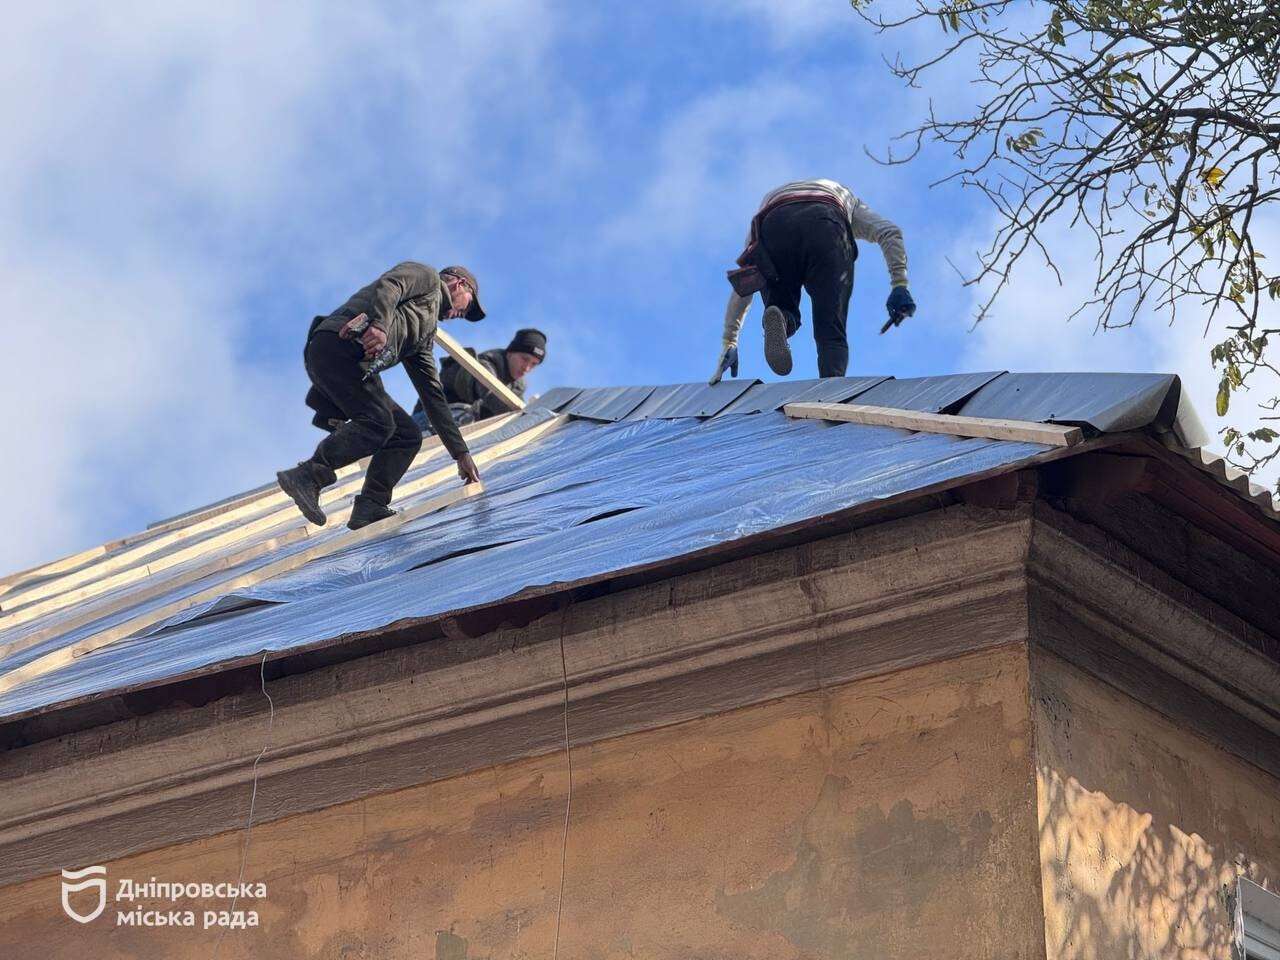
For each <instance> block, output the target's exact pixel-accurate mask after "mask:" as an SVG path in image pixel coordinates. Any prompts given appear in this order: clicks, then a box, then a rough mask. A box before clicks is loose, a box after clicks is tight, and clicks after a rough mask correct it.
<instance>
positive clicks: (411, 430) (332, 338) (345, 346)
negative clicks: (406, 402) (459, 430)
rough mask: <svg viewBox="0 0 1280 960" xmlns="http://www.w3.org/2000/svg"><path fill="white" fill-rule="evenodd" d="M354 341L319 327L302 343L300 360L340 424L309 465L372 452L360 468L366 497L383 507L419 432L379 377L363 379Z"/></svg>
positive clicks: (417, 444)
mask: <svg viewBox="0 0 1280 960" xmlns="http://www.w3.org/2000/svg"><path fill="white" fill-rule="evenodd" d="M363 358H364V349H363V348H362V347H361V346H360V344H359V342H358V341H355V340H343V339H342V338H341V337H339V336H338V335H337V334H336V333H332V332H330V331H328V330H321V331H318V332H316V333H315V334H313V335H312V336H311V339H310V340H309V341H307V347H306V350H305V351H304V352H303V360H304V362H305V363H306V368H307V376H309V377H310V378H311V382H312V384H314V385H315V388H316V389H317V390H318V391H320V392H321V393H322V394H324V396H325V398H326V399H328V400H330V401H332V403H333V405H334V406H336V407H337V408H338V409H339V410H341V411H342V414H343V416H345V417H346V422H345V423H342V424H340V425H339V426H338V428H337V429H336V430H334V431H333V433H331V434H329V436H327V437H325V438H324V439H323V440H321V441H320V445H319V446H318V447H316V452H315V453H314V454H312V456H311V460H312V462H313V463H316V464H318V465H320V466H321V467H326V468H328V469H329V470H338V469H339V468H341V467H345V466H346V465H347V464H349V463H355V462H356V461H357V460H360V459H361V458H363V457H368V456H372V457H373V459H372V460H371V461H370V462H369V469H368V470H366V471H365V479H364V490H363V491H361V492H362V493H363V494H364V495H365V496H366V497H368V498H369V499H371V500H375V501H377V502H378V503H380V504H382V505H383V506H386V505H387V504H389V503H390V502H391V491H392V489H393V488H394V487H395V485H396V483H397V481H399V479H400V478H401V477H403V476H404V473H405V471H406V470H408V469H409V464H411V463H412V462H413V458H414V457H415V456H417V454H418V450H419V449H420V448H421V447H422V431H421V430H419V429H418V425H417V424H416V423H414V422H413V418H412V417H411V416H409V414H408V413H406V412H405V410H404V408H403V407H401V406H400V404H398V403H396V402H395V401H394V400H392V399H391V397H390V395H389V394H388V393H387V391H386V389H385V388H384V387H383V386H382V378H381V377H379V376H376V375H375V376H372V377H370V378H369V379H368V380H364V379H362V378H363V377H364V370H363V369H361V367H360V361H361V360H362V359H363Z"/></svg>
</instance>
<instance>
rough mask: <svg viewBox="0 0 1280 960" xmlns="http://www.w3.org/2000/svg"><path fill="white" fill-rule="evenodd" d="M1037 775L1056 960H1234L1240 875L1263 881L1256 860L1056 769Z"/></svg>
mask: <svg viewBox="0 0 1280 960" xmlns="http://www.w3.org/2000/svg"><path fill="white" fill-rule="evenodd" d="M1037 780H1038V785H1039V805H1040V862H1041V864H1042V869H1043V871H1044V874H1043V886H1044V906H1045V935H1046V941H1047V945H1048V956H1049V958H1050V960H1111V958H1117V957H1125V958H1134V960H1139V958H1140V960H1148V958H1150V960H1192V958H1195V960H1204V958H1215V960H1216V958H1221V960H1237V958H1236V955H1235V954H1233V953H1232V936H1233V920H1234V913H1235V890H1236V880H1237V877H1239V876H1242V875H1243V876H1246V877H1250V878H1251V879H1255V880H1257V881H1258V882H1262V880H1261V879H1260V878H1259V877H1258V876H1257V875H1258V873H1259V870H1258V867H1257V865H1256V864H1254V863H1251V862H1249V861H1248V860H1247V859H1246V858H1245V857H1244V856H1243V855H1239V854H1235V853H1234V852H1233V851H1230V850H1224V849H1221V848H1215V847H1214V846H1213V845H1212V844H1210V843H1208V842H1207V841H1206V840H1205V839H1204V838H1203V837H1201V836H1199V835H1198V834H1194V833H1191V834H1188V833H1185V832H1184V831H1183V830H1181V829H1179V827H1178V826H1177V825H1176V824H1174V823H1172V822H1169V821H1167V820H1162V819H1160V818H1158V817H1155V816H1153V815H1152V814H1150V813H1144V812H1141V811H1139V810H1137V809H1135V808H1134V807H1132V806H1130V805H1129V804H1127V803H1122V802H1117V801H1115V800H1112V799H1111V798H1110V797H1108V796H1107V795H1106V794H1105V793H1101V792H1097V791H1092V790H1089V789H1087V788H1086V787H1084V786H1083V785H1082V784H1080V783H1079V782H1078V781H1077V780H1076V779H1075V778H1074V777H1068V778H1066V779H1064V778H1063V776H1062V775H1061V774H1060V773H1059V772H1058V771H1057V770H1054V769H1052V768H1051V767H1046V766H1044V765H1041V766H1039V767H1038V769H1037ZM1170 800H1172V802H1173V803H1174V804H1176V803H1177V799H1176V798H1165V802H1169V801H1170ZM1152 805H1153V806H1159V805H1163V804H1152Z"/></svg>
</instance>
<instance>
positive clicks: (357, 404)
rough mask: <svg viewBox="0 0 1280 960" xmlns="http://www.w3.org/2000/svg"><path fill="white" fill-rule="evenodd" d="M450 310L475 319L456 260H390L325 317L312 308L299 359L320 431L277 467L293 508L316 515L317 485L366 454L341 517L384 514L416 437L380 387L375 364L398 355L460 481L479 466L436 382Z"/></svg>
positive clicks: (475, 475)
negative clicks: (308, 451)
mask: <svg viewBox="0 0 1280 960" xmlns="http://www.w3.org/2000/svg"><path fill="white" fill-rule="evenodd" d="M449 317H466V318H467V319H468V320H481V319H483V318H484V310H482V309H481V308H480V293H479V289H478V286H477V284H476V278H475V277H474V276H472V274H471V271H469V270H467V269H466V268H465V267H445V268H444V269H443V270H441V271H440V272H439V273H437V272H436V271H435V270H434V269H432V268H431V267H428V266H424V265H423V264H421V263H414V262H413V261H405V262H404V263H401V264H398V265H397V266H394V267H392V268H391V269H390V270H388V271H387V272H386V273H384V274H383V275H382V276H380V277H379V278H378V279H377V280H375V281H373V283H371V284H369V285H368V286H367V287H364V288H363V289H361V290H359V291H357V292H356V293H355V294H354V295H352V297H351V299H350V300H348V301H347V302H346V303H344V304H343V305H342V306H341V307H339V308H338V309H337V310H335V311H334V312H333V313H331V314H329V315H328V316H327V317H316V318H315V320H313V321H312V323H311V329H310V330H309V331H308V332H307V345H306V348H305V349H304V350H303V354H302V356H303V361H304V363H305V365H306V369H307V376H308V377H310V378H311V384H312V387H311V390H310V391H309V392H308V393H307V401H306V402H307V406H309V407H311V408H312V409H313V410H315V411H316V415H315V417H314V419H313V421H312V422H313V423H315V424H316V426H318V427H320V428H321V429H323V430H330V431H331V432H330V433H329V436H327V437H325V438H324V439H323V440H321V441H320V445H319V446H317V447H316V451H315V453H313V454H312V455H311V458H310V459H309V460H304V461H302V462H301V463H300V464H298V465H297V466H296V467H293V468H292V469H289V470H282V471H280V472H279V473H277V474H276V479H277V480H278V481H279V483H280V488H281V489H282V490H283V491H284V492H285V493H287V494H288V495H289V496H290V497H292V498H293V502H294V503H296V504H297V505H298V509H299V510H301V511H302V515H303V516H305V517H306V518H307V519H308V520H310V521H311V522H312V523H315V524H323V523H324V522H325V515H324V511H323V510H321V509H320V491H321V490H323V489H324V488H325V487H327V486H329V485H330V484H331V483H334V482H335V481H336V480H337V471H338V470H339V469H341V468H342V467H345V466H346V465H347V464H351V463H355V462H356V461H357V460H360V459H362V458H364V457H369V456H371V457H372V459H371V460H370V461H369V467H368V469H367V470H366V471H365V479H364V488H363V489H362V490H361V491H360V493H359V495H357V496H356V499H355V505H354V506H353V508H352V510H351V518H350V520H349V521H348V522H347V526H348V527H350V528H351V529H352V530H357V529H359V528H360V527H363V526H366V525H367V524H370V523H373V522H374V521H375V520H382V519H384V518H385V517H390V516H392V515H393V514H394V513H395V511H394V510H392V509H390V506H389V505H390V503H391V491H392V490H393V488H394V487H395V485H396V483H397V481H399V479H400V478H401V477H403V476H404V473H405V471H406V470H408V469H409V464H411V463H412V462H413V458H414V457H415V456H417V453H418V450H419V448H420V447H421V446H422V431H421V430H419V429H418V425H417V424H416V423H414V422H413V418H412V417H410V416H409V414H408V413H406V412H405V410H404V408H402V407H401V406H400V405H399V404H397V403H396V402H395V401H394V400H392V399H391V397H390V396H389V395H388V394H387V391H386V389H385V388H384V387H383V385H382V377H381V375H380V374H381V371H383V370H385V369H387V368H388V367H391V366H394V365H395V364H397V363H400V364H403V365H404V369H405V372H406V373H407V374H408V375H409V379H410V381H412V383H413V385H414V387H415V388H416V389H417V391H418V397H419V399H420V400H421V401H422V403H423V406H424V407H425V408H426V412H427V418H428V419H429V420H430V421H431V425H432V426H433V427H434V428H435V431H436V433H437V434H439V435H440V439H441V442H442V443H443V444H444V447H445V449H446V450H448V451H449V453H450V454H451V455H452V456H453V458H454V460H455V461H457V464H458V474H459V475H460V476H461V477H462V479H463V480H464V481H466V482H468V483H474V482H477V481H478V480H479V479H480V474H479V472H478V471H477V470H476V465H475V461H474V460H472V459H471V454H470V453H469V452H468V451H467V444H466V441H465V440H463V439H462V434H461V433H460V432H459V430H458V427H457V425H456V424H455V423H454V422H453V417H451V416H450V415H449V404H448V402H447V401H446V400H445V396H444V390H443V388H442V387H441V386H440V377H439V375H438V374H437V372H436V361H435V357H434V356H433V355H432V352H431V350H432V347H433V346H434V343H435V334H436V326H437V324H439V323H440V321H442V320H444V319H446V318H449Z"/></svg>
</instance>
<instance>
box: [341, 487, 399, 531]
mask: <svg viewBox="0 0 1280 960" xmlns="http://www.w3.org/2000/svg"><path fill="white" fill-rule="evenodd" d="M395 515H396V512H395V511H394V510H392V509H391V508H390V507H388V506H386V505H385V504H381V503H379V502H378V501H377V500H374V499H372V498H371V497H366V496H365V495H364V494H363V493H361V494H358V495H357V496H356V502H355V505H354V506H352V508H351V519H349V520H348V521H347V526H348V527H350V528H351V529H352V530H359V529H360V528H361V527H367V526H368V525H369V524H371V523H377V522H378V521H379V520H385V519H387V517H394V516H395Z"/></svg>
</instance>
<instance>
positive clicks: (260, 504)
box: [0, 414, 514, 628]
mask: <svg viewBox="0 0 1280 960" xmlns="http://www.w3.org/2000/svg"><path fill="white" fill-rule="evenodd" d="M512 416H514V415H512V414H508V415H507V416H504V417H494V418H491V419H489V420H484V421H481V422H480V423H476V424H470V425H469V427H470V430H469V432H468V430H467V429H466V428H464V430H463V435H464V436H465V437H467V438H468V439H478V438H479V437H483V436H485V435H486V434H489V433H492V432H493V431H495V430H497V429H498V428H499V427H501V426H503V425H504V424H506V423H508V422H509V421H510V419H511V417H512ZM431 440H432V441H433V442H431V443H428V444H424V449H423V450H422V451H421V452H419V454H418V456H417V457H416V458H415V459H414V461H413V464H411V466H410V469H411V470H414V469H420V468H421V467H422V465H424V464H425V463H427V462H428V461H429V460H430V459H431V458H432V457H433V456H435V455H436V454H437V453H439V451H440V440H439V438H438V437H433V438H431ZM452 474H453V468H452V467H444V468H441V469H440V470H437V471H433V472H432V473H431V474H429V476H432V477H435V478H436V481H432V482H437V481H438V480H439V479H442V478H446V477H448V476H451V475H452ZM345 477H346V478H345V479H343V480H340V481H339V482H338V483H337V484H335V485H334V486H332V487H329V488H328V489H327V490H325V491H324V493H322V494H321V497H320V502H321V504H323V505H325V506H328V505H330V504H332V503H335V502H336V501H338V500H341V499H343V498H344V497H347V496H350V495H352V494H354V493H355V492H356V491H358V490H359V489H360V486H361V484H363V483H364V471H363V469H359V468H356V467H355V466H354V465H353V467H352V468H350V469H348V470H347V471H346V472H345ZM411 482H416V481H411ZM415 489H422V486H421V484H419V486H417V487H416V488H415ZM264 511H265V512H264ZM296 517H297V511H296V508H295V507H294V505H293V502H292V501H291V500H290V499H289V498H288V497H287V496H286V495H285V494H284V493H283V492H282V491H281V490H280V488H279V487H273V488H272V490H271V492H270V493H268V494H263V495H262V496H259V497H257V498H255V499H254V500H253V501H252V502H249V503H246V504H244V505H242V506H239V507H236V508H234V509H232V510H229V511H227V512H225V513H219V514H214V515H213V516H209V517H205V518H204V519H201V520H194V521H193V522H192V523H190V524H188V525H187V526H184V527H181V528H179V529H175V530H171V531H169V532H168V533H164V534H160V535H159V536H157V537H155V538H154V539H149V540H146V541H145V542H143V543H140V544H139V545H137V546H136V547H133V548H131V549H127V550H124V551H121V552H116V553H109V554H106V555H103V556H101V558H100V559H98V560H96V561H94V562H92V563H90V564H88V565H87V566H82V567H80V568H79V569H76V570H73V571H72V572H70V573H68V574H67V575H66V576H63V577H59V578H57V579H54V580H49V581H45V582H42V583H39V584H37V585H35V586H33V587H31V588H29V589H26V590H16V591H15V592H13V593H11V594H10V595H8V596H6V597H4V598H2V599H0V609H3V613H2V614H0V628H5V627H9V626H17V625H20V624H22V623H26V622H29V621H30V620H32V619H35V617H37V616H42V615H43V614H45V613H48V612H49V611H51V610H57V609H60V608H62V607H65V606H70V605H71V604H73V603H82V602H84V601H85V600H87V599H90V598H92V597H96V596H99V595H101V594H104V593H107V592H109V591H111V590H114V589H118V588H119V587H120V586H122V585H124V584H126V583H132V582H135V581H137V580H139V579H142V578H144V577H149V576H153V575H155V574H157V573H159V572H161V571H163V570H167V569H169V568H172V567H175V566H178V565H179V564H185V563H187V562H189V561H190V560H192V559H194V558H196V557H200V556H204V555H206V554H210V553H213V552H215V551H218V550H222V549H224V548H226V547H228V546H230V545H232V544H235V543H238V542H240V541H242V540H245V539H247V538H249V537H252V536H256V535H258V534H262V533H265V532H266V531H269V530H272V529H273V528H275V527H277V526H279V525H280V524H285V523H289V522H290V521H292V520H293V519H295V518H296ZM223 527H227V528H229V529H226V530H223V531H222V532H221V533H215V534H214V535H213V536H206V537H204V538H203V539H200V540H196V542H194V543H191V544H189V545H187V546H181V544H183V543H184V542H185V541H188V540H191V539H193V538H195V537H198V536H201V535H203V534H208V533H211V532H213V531H217V530H219V529H221V528H223ZM169 548H173V549H169ZM156 554H158V556H157V555H156ZM77 588H79V589H77ZM42 601H43V602H42Z"/></svg>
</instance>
